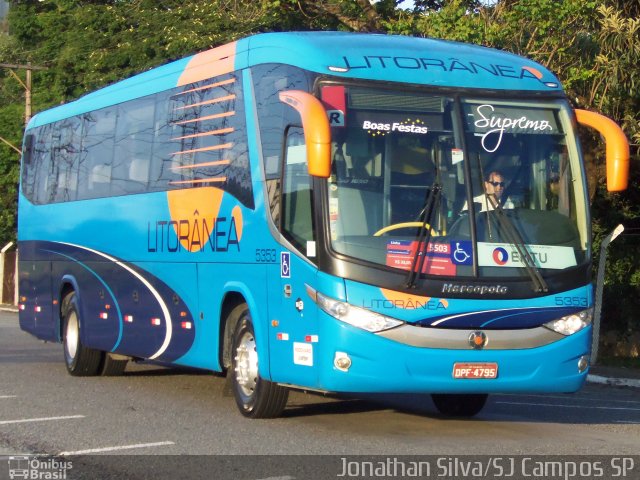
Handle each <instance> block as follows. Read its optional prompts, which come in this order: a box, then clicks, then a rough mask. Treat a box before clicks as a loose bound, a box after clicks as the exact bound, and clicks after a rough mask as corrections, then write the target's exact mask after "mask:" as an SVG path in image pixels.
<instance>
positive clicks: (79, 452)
mask: <svg viewBox="0 0 640 480" xmlns="http://www.w3.org/2000/svg"><path fill="white" fill-rule="evenodd" d="M164 445H175V443H174V442H155V443H136V444H134V445H120V446H117V447H103V448H90V449H88V450H76V451H75V452H60V453H59V454H58V455H86V454H90V453H101V452H115V451H118V450H130V449H133V448H148V447H160V446H164Z"/></svg>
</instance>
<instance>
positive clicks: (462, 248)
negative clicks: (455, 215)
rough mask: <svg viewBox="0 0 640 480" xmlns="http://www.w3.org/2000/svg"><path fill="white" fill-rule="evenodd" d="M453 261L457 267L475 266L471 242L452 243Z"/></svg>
mask: <svg viewBox="0 0 640 480" xmlns="http://www.w3.org/2000/svg"><path fill="white" fill-rule="evenodd" d="M450 251H451V261H452V262H453V263H454V264H455V265H472V264H473V256H472V252H473V247H472V245H471V242H470V241H469V240H461V241H459V242H451V249H450Z"/></svg>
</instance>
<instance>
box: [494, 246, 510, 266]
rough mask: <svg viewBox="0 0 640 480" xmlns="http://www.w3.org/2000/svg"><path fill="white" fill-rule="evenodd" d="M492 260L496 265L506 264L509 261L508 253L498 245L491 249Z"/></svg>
mask: <svg viewBox="0 0 640 480" xmlns="http://www.w3.org/2000/svg"><path fill="white" fill-rule="evenodd" d="M493 261H494V262H496V263H497V264H498V265H506V263H507V262H508V261H509V254H508V253H507V251H506V250H505V249H504V248H502V247H498V248H496V249H494V250H493Z"/></svg>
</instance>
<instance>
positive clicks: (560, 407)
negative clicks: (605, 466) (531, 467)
mask: <svg viewBox="0 0 640 480" xmlns="http://www.w3.org/2000/svg"><path fill="white" fill-rule="evenodd" d="M639 452H640V390H638V389H631V388H617V387H611V386H604V385H590V384H589V385H587V386H585V388H584V389H583V390H581V391H580V392H579V393H577V394H573V395H495V396H492V397H490V399H489V402H488V404H487V406H486V407H485V409H484V410H483V412H482V413H481V414H480V415H478V416H477V417H476V418H474V419H472V420H452V419H445V418H443V417H441V416H440V415H439V414H438V413H437V411H436V409H435V407H434V406H433V404H432V403H431V400H430V398H429V396H428V395H424V396H421V395H396V396H372V397H370V398H367V399H364V400H363V399H345V398H327V397H324V396H321V395H318V394H305V393H301V392H293V393H292V394H291V396H290V399H289V405H288V407H287V409H286V410H285V414H284V416H283V417H282V418H278V419H274V420H248V419H245V418H244V417H242V416H241V415H240V414H239V413H238V412H237V410H236V406H235V402H234V400H233V397H232V396H230V394H229V393H228V390H227V389H226V382H225V379H224V378H222V377H220V376H217V375H215V374H212V373H208V372H199V371H189V370H176V369H168V368H163V367H160V366H155V365H148V364H130V365H129V366H128V367H127V371H126V372H125V375H124V376H122V377H102V378H101V377H96V378H74V377H71V376H69V375H68V374H67V372H66V370H65V367H64V363H63V357H62V346H61V345H59V344H51V343H43V342H41V341H39V340H37V339H35V338H34V337H32V336H30V335H29V334H27V333H25V332H22V331H20V330H19V328H18V325H17V314H15V313H7V312H0V456H1V455H18V454H33V453H39V454H48V455H61V454H62V455H63V456H64V457H65V458H74V457H75V456H78V455H103V454H111V455H113V454H117V455H118V456H120V458H126V457H122V456H127V455H136V456H138V455H145V456H147V455H159V456H165V455H207V456H210V455H268V456H269V457H262V460H260V461H263V460H264V459H265V458H274V457H271V456H273V455H338V456H340V455H342V456H344V455H387V456H389V455H492V456H496V455H502V456H505V455H537V454H540V455H559V454H561V455H618V456H620V455H638V453H639ZM143 458H151V457H143ZM174 458H177V457H174ZM246 458H248V460H246V462H249V463H250V462H251V461H255V459H254V460H249V459H250V458H253V457H246ZM258 458H259V457H258ZM138 463H139V462H138ZM636 463H637V465H636V467H635V468H636V472H638V471H640V461H638V462H636ZM203 468H205V469H206V467H203ZM230 468H232V469H233V468H237V466H235V467H230ZM264 471H265V472H268V469H267V470H264ZM265 475H266V474H265ZM267 477H268V475H267V476H265V477H264V478H267ZM0 478H2V467H1V465H0ZM105 478H107V477H106V476H105ZM237 478H240V477H237ZM253 478H258V477H253ZM273 478H275V477H273ZM277 478H290V479H293V478H296V477H294V476H290V477H282V476H279V477H277ZM298 478H299V477H298ZM451 478H455V477H451ZM633 478H636V477H633ZM638 478H640V474H639V477H638Z"/></svg>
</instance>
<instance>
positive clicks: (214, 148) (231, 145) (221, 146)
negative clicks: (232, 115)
mask: <svg viewBox="0 0 640 480" xmlns="http://www.w3.org/2000/svg"><path fill="white" fill-rule="evenodd" d="M231 147H233V143H223V144H222V145H215V146H213V147H203V148H194V149H193V150H183V151H181V152H173V153H172V154H171V155H180V154H182V153H196V152H209V151H211V150H225V149H227V148H231Z"/></svg>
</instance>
